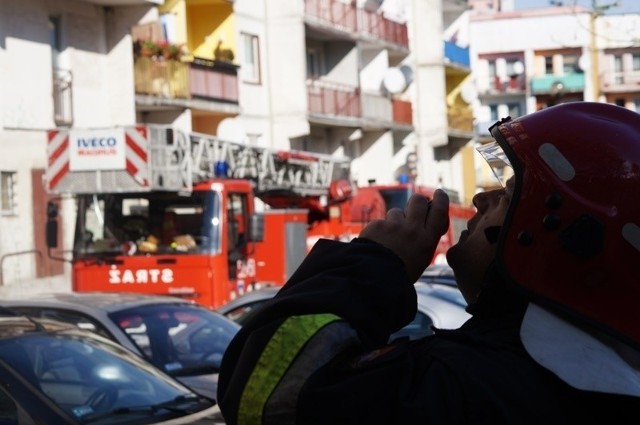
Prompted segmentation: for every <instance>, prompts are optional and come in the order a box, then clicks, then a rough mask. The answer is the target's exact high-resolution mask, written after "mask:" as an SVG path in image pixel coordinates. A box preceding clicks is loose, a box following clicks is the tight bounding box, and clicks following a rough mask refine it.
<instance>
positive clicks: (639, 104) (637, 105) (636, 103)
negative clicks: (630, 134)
mask: <svg viewBox="0 0 640 425" xmlns="http://www.w3.org/2000/svg"><path fill="white" fill-rule="evenodd" d="M633 110H634V111H636V112H637V113H639V114H640V98H635V99H633Z"/></svg>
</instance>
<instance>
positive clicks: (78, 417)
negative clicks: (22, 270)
mask: <svg viewBox="0 0 640 425" xmlns="http://www.w3.org/2000/svg"><path fill="white" fill-rule="evenodd" d="M219 412H220V410H219V408H218V407H217V405H216V403H215V401H213V400H211V399H210V398H207V397H203V396H202V395H199V394H197V393H195V392H193V391H191V390H190V389H189V388H187V387H186V386H184V385H183V384H181V383H180V382H179V381H177V380H176V379H174V378H172V377H170V376H169V375H167V374H166V373H164V372H162V371H161V370H159V369H158V368H156V367H155V366H153V365H152V364H150V363H149V362H147V361H145V360H144V359H142V358H141V357H140V356H137V355H135V354H134V353H132V352H131V351H130V350H127V349H126V348H124V347H122V346H121V345H119V344H117V343H115V342H113V341H111V340H108V339H106V338H103V337H101V336H99V335H97V334H96V333H94V332H90V331H86V330H83V329H80V328H78V327H77V326H74V325H71V324H68V323H62V322H58V321H53V320H48V319H36V318H32V317H27V316H21V315H10V314H6V312H5V313H4V314H0V423H1V424H15V425H18V424H56V425H58V424H68V425H76V424H77V425H80V424H96V425H99V424H116V423H117V424H120V425H146V424H165V425H169V424H201V425H204V424H214V423H218V422H216V421H215V420H214V418H216V417H217V418H220V415H219Z"/></svg>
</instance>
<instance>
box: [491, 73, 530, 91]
mask: <svg viewBox="0 0 640 425" xmlns="http://www.w3.org/2000/svg"><path fill="white" fill-rule="evenodd" d="M526 90H527V77H526V76H525V74H520V75H512V76H509V77H499V76H497V75H496V76H493V77H491V80H490V81H489V90H488V91H487V92H488V93H493V94H505V93H524V92H525V91H526Z"/></svg>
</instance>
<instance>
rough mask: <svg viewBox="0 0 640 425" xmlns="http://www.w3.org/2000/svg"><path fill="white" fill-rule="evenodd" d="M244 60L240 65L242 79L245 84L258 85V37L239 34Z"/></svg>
mask: <svg viewBox="0 0 640 425" xmlns="http://www.w3.org/2000/svg"><path fill="white" fill-rule="evenodd" d="M240 37H241V38H242V49H243V53H244V60H243V63H242V68H241V72H242V79H243V81H244V82H246V83H253V84H260V83H261V76H260V46H259V44H258V36H257V35H253V34H247V33H241V34H240Z"/></svg>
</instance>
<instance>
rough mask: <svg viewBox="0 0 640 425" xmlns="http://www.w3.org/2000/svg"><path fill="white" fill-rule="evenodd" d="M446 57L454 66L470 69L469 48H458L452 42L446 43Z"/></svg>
mask: <svg viewBox="0 0 640 425" xmlns="http://www.w3.org/2000/svg"><path fill="white" fill-rule="evenodd" d="M444 57H445V59H446V60H447V61H448V62H449V63H451V64H454V65H458V66H462V67H465V68H469V67H470V66H471V61H470V60H469V48H468V47H461V46H458V45H457V44H456V43H454V42H452V41H445V42H444Z"/></svg>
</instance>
